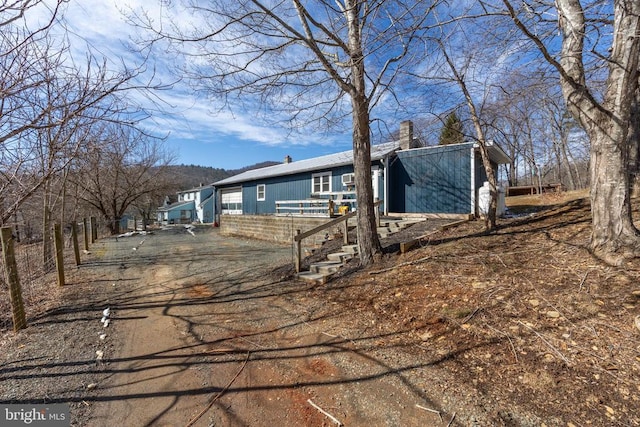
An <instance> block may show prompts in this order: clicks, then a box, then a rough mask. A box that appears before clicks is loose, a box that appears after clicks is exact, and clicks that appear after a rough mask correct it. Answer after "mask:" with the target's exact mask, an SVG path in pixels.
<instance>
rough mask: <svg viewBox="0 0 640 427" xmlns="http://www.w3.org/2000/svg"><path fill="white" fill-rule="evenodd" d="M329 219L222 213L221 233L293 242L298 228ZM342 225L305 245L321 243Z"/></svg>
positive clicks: (313, 237) (312, 238) (287, 242)
mask: <svg viewBox="0 0 640 427" xmlns="http://www.w3.org/2000/svg"><path fill="white" fill-rule="evenodd" d="M327 221H329V218H309V217H307V218H305V217H297V216H275V215H222V216H221V217H220V233H222V234H226V235H230V236H243V237H250V238H252V239H260V240H268V241H273V242H276V243H282V244H291V243H292V242H293V237H294V236H295V233H296V230H300V231H301V232H303V233H304V232H305V231H307V230H311V229H312V228H315V227H317V226H319V225H322V224H324V223H326V222H327ZM340 228H341V226H340V225H337V226H335V227H331V228H329V229H326V230H323V231H321V232H319V233H316V234H314V235H313V236H310V237H308V238H306V239H305V240H304V242H303V243H304V247H310V246H311V247H312V246H314V245H315V246H317V245H320V244H321V243H322V242H323V241H324V240H325V239H326V237H327V234H329V235H330V237H333V235H334V233H339V232H340Z"/></svg>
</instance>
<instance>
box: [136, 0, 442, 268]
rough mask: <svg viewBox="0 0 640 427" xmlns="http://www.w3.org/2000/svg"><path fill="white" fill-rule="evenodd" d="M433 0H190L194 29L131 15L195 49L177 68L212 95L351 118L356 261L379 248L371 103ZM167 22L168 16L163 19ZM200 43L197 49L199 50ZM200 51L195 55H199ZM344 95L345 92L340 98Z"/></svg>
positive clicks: (299, 114) (383, 91) (294, 122)
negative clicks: (189, 63)
mask: <svg viewBox="0 0 640 427" xmlns="http://www.w3.org/2000/svg"><path fill="white" fill-rule="evenodd" d="M436 3H437V1H423V2H413V1H399V0H394V1H386V2H380V1H364V0H338V1H332V2H329V1H325V0H317V1H312V2H303V1H300V0H290V1H280V2H263V1H259V0H236V1H223V0H214V1H210V2H207V3H206V5H204V4H202V2H197V1H193V2H190V3H189V5H188V6H189V10H190V11H191V12H192V14H193V16H194V19H196V20H197V21H198V27H199V29H193V31H191V32H188V33H184V32H182V31H180V29H178V28H175V27H174V28H173V29H172V30H173V31H167V30H166V28H167V26H169V25H170V24H165V25H166V26H165V29H162V28H158V27H157V26H155V25H154V22H153V20H152V19H147V18H148V17H146V16H144V15H138V16H136V17H135V19H136V20H137V21H138V23H139V25H142V26H144V27H146V28H147V29H149V30H151V31H154V32H155V34H156V36H157V37H158V38H161V39H163V40H171V41H174V42H177V43H179V46H178V47H179V49H180V50H181V51H182V52H185V53H187V54H192V55H197V56H198V58H197V63H198V64H204V65H203V66H202V67H200V68H197V69H193V68H191V69H189V70H188V71H186V72H185V73H184V74H185V75H190V76H191V77H192V78H193V80H194V81H195V82H196V83H197V84H198V85H199V86H200V87H203V88H204V89H206V90H207V92H208V93H209V94H211V95H212V97H213V98H214V99H223V100H225V101H226V102H227V103H228V104H227V105H230V104H231V97H232V96H234V95H235V96H237V97H238V98H233V101H234V102H236V101H238V100H239V101H241V102H246V103H248V104H256V103H259V104H261V105H264V106H265V107H267V108H265V111H268V112H269V114H272V115H274V116H275V117H276V118H275V119H274V118H272V120H281V121H286V122H287V123H288V125H289V126H292V127H298V128H300V127H307V128H310V127H311V125H312V124H315V126H316V128H317V129H324V130H327V129H328V128H331V127H335V126H336V124H341V123H342V122H343V121H344V119H345V117H349V116H350V118H351V120H350V121H351V124H352V126H351V128H352V134H353V138H352V139H353V152H354V159H353V162H354V169H355V183H356V198H357V203H358V209H357V212H358V213H357V231H358V244H359V248H360V262H361V263H362V264H363V265H366V264H370V263H372V262H374V259H375V258H376V257H377V256H378V255H379V254H380V253H381V246H380V242H379V239H378V236H377V229H376V223H375V210H374V206H373V190H372V184H371V153H370V148H371V135H370V134H371V128H370V123H371V121H372V117H371V112H372V109H373V108H374V107H376V106H377V105H379V104H380V103H381V101H382V99H383V98H384V95H389V96H388V97H387V98H385V99H386V100H388V101H393V100H394V99H395V95H394V93H393V86H394V83H395V80H396V79H397V77H398V75H399V72H400V70H401V69H402V68H403V67H410V66H412V65H413V60H412V59H413V57H412V55H413V53H414V52H413V50H412V49H413V47H414V44H415V43H416V41H417V40H418V37H417V36H418V35H419V34H420V32H422V31H424V30H425V23H426V22H427V20H428V19H429V16H430V13H431V12H432V10H433V8H434V6H435V4H436ZM167 22H170V20H167ZM202 52H205V53H204V54H203V53H202ZM203 60H204V61H203ZM344 98H347V99H348V102H347V101H346V100H345V99H344Z"/></svg>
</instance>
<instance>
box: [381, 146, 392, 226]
mask: <svg viewBox="0 0 640 427" xmlns="http://www.w3.org/2000/svg"><path fill="white" fill-rule="evenodd" d="M389 173H390V171H389V155H388V154H387V155H386V156H384V175H383V177H382V179H383V182H384V184H383V187H384V216H389Z"/></svg>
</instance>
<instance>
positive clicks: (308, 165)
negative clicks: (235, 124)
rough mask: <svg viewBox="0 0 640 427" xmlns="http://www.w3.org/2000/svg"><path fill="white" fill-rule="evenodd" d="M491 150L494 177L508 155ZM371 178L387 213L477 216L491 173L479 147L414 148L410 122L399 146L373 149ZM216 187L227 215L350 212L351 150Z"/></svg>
mask: <svg viewBox="0 0 640 427" xmlns="http://www.w3.org/2000/svg"><path fill="white" fill-rule="evenodd" d="M488 151H489V155H490V158H491V162H492V164H493V166H494V169H495V171H496V173H497V169H498V165H499V164H506V163H508V162H509V158H508V157H507V155H506V154H505V153H504V151H502V149H501V148H500V147H499V146H497V145H495V144H491V145H490V146H489V147H488ZM371 179H372V184H373V193H374V197H375V198H377V199H379V200H381V201H382V203H381V205H380V206H381V207H380V209H381V211H382V212H383V213H384V214H388V215H390V214H439V215H454V216H455V215H460V216H464V215H467V216H468V215H477V214H478V213H479V206H478V200H479V197H478V192H479V189H480V188H481V187H482V186H483V184H484V182H485V181H486V174H485V172H484V167H483V165H482V159H481V157H480V153H479V149H478V146H477V144H476V143H473V142H467V143H462V144H451V145H443V146H433V147H417V146H416V143H415V139H414V137H413V124H412V123H411V122H410V121H405V122H402V123H401V126H400V138H399V139H398V140H397V141H391V142H387V143H384V144H379V145H374V146H372V147H371ZM213 185H214V186H215V188H216V193H217V209H216V211H217V212H218V213H220V214H222V215H265V214H276V215H281V214H288V215H296V214H303V215H305V214H316V215H323V214H324V215H326V214H327V209H328V206H334V209H340V208H344V209H352V208H353V207H354V206H355V200H354V199H355V186H354V183H353V152H352V151H345V152H341V153H336V154H330V155H326V156H321V157H316V158H312V159H306V160H300V161H292V160H291V158H290V157H289V156H287V157H286V158H285V161H284V163H282V164H279V165H275V166H269V167H266V168H261V169H254V170H250V171H247V172H243V173H241V174H238V175H235V176H232V177H229V178H226V179H223V180H221V181H218V182H216V183H214V184H213ZM329 200H332V202H333V203H332V204H331V205H329V204H328V201H329ZM331 213H334V212H331Z"/></svg>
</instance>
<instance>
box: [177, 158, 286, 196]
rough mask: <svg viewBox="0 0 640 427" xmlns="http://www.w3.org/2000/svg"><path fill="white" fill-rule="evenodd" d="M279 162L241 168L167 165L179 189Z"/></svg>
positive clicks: (204, 183)
mask: <svg viewBox="0 0 640 427" xmlns="http://www.w3.org/2000/svg"><path fill="white" fill-rule="evenodd" d="M277 164H279V162H273V161H268V162H261V163H256V164H254V165H251V166H247V167H244V168H241V169H228V170H227V169H221V168H212V167H207V166H197V165H172V166H168V167H167V171H168V173H169V174H170V175H171V179H172V182H173V183H174V184H175V187H176V188H177V189H179V190H188V189H189V188H194V187H198V186H199V185H200V184H202V185H209V184H213V183H214V182H216V181H220V180H222V179H225V178H228V177H230V176H233V175H237V174H239V173H242V172H246V171H248V170H252V169H260V168H264V167H267V166H273V165H277Z"/></svg>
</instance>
